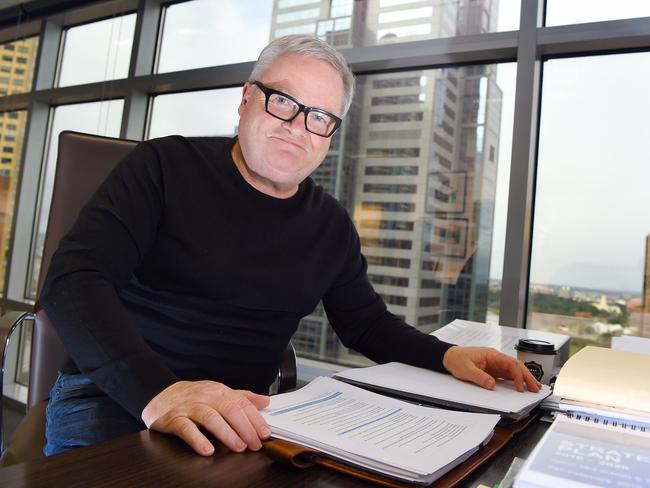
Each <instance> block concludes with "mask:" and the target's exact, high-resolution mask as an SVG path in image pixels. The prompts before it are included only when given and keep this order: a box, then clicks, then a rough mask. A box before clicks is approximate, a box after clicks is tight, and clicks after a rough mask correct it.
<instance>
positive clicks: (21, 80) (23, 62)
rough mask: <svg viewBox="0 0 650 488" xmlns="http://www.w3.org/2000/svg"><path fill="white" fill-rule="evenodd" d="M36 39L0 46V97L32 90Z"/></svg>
mask: <svg viewBox="0 0 650 488" xmlns="http://www.w3.org/2000/svg"><path fill="white" fill-rule="evenodd" d="M37 50H38V37H28V38H26V39H20V40H17V41H13V42H6V43H4V44H0V97H2V96H4V95H11V94H13V93H24V92H28V91H30V90H31V89H32V81H33V78H34V66H35V65H36V52H37Z"/></svg>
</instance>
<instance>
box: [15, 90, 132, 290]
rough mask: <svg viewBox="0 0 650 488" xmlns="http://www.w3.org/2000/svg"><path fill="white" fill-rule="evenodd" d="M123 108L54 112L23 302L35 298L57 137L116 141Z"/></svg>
mask: <svg viewBox="0 0 650 488" xmlns="http://www.w3.org/2000/svg"><path fill="white" fill-rule="evenodd" d="M123 107H124V100H110V101H104V102H89V103H77V104H74V105H60V106H58V107H56V108H54V113H53V115H52V122H51V124H50V131H49V139H48V146H47V147H48V149H47V156H46V159H45V175H44V177H43V179H42V181H41V196H40V206H39V210H38V225H37V227H36V235H35V244H34V247H33V248H32V262H31V270H30V274H29V276H30V285H29V291H28V296H27V298H30V299H35V298H36V290H37V285H38V274H39V272H40V264H41V257H42V256H43V244H44V239H45V231H46V228H47V219H48V216H49V212H50V201H51V199H52V187H53V185H54V174H55V171H56V157H57V154H58V147H59V134H60V133H61V131H64V130H76V131H80V132H86V133H90V134H99V135H103V136H108V137H119V135H120V124H121V122H122V109H123Z"/></svg>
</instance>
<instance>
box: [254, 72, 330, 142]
mask: <svg viewBox="0 0 650 488" xmlns="http://www.w3.org/2000/svg"><path fill="white" fill-rule="evenodd" d="M252 84H253V85H256V86H258V87H259V89H260V90H262V93H264V96H265V97H266V101H265V103H264V108H265V110H266V113H267V114H269V115H272V116H273V117H275V118H276V119H280V120H284V121H286V122H291V121H292V120H293V119H295V118H296V117H297V116H298V114H299V113H301V112H303V113H304V114H305V129H306V130H308V131H309V132H311V133H312V134H316V135H317V136H321V137H330V136H331V135H332V134H334V132H336V129H338V128H339V126H340V125H341V122H342V120H341V119H340V118H338V117H337V116H336V115H334V114H331V113H329V112H328V111H326V110H323V109H320V108H313V107H306V106H304V105H303V104H302V103H300V102H299V101H298V100H296V99H295V98H293V97H292V96H291V95H287V94H286V93H282V92H281V91H278V90H274V89H273V88H269V87H268V86H266V85H264V84H263V83H260V82H259V81H253V82H252Z"/></svg>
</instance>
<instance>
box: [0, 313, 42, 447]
mask: <svg viewBox="0 0 650 488" xmlns="http://www.w3.org/2000/svg"><path fill="white" fill-rule="evenodd" d="M33 317H34V316H33V315H32V314H31V313H29V312H17V311H10V312H7V313H6V314H4V315H2V316H0V453H1V452H2V450H3V449H2V448H3V445H2V425H3V424H2V409H3V399H4V392H3V385H4V375H5V368H6V364H5V361H6V358H7V351H8V350H9V340H10V339H11V336H12V335H13V333H14V331H15V330H16V329H17V328H18V327H19V326H20V324H21V323H22V322H23V320H25V319H28V318H33Z"/></svg>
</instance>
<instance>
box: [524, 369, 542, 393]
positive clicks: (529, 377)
mask: <svg viewBox="0 0 650 488" xmlns="http://www.w3.org/2000/svg"><path fill="white" fill-rule="evenodd" d="M522 366H523V367H524V381H525V382H526V387H527V388H528V391H532V392H533V393H537V392H538V391H539V390H541V389H542V384H541V383H540V382H539V381H537V379H536V378H535V377H534V376H533V374H532V373H531V372H530V371H529V370H528V368H527V367H526V365H525V364H522Z"/></svg>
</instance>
